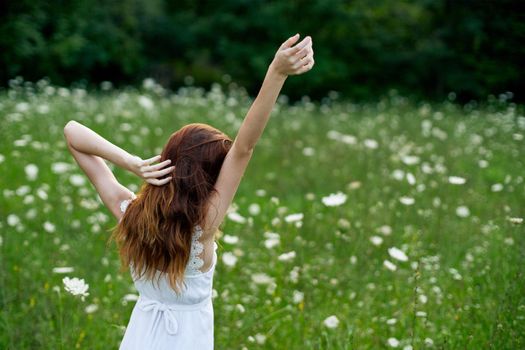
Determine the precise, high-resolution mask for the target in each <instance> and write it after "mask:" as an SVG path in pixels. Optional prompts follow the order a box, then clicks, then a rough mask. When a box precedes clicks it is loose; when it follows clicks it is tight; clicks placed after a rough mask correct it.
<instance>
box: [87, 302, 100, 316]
mask: <svg viewBox="0 0 525 350" xmlns="http://www.w3.org/2000/svg"><path fill="white" fill-rule="evenodd" d="M97 310H98V305H97V304H89V305H88V306H86V307H85V308H84V312H85V313H86V314H92V313H93V312H95V311H97Z"/></svg>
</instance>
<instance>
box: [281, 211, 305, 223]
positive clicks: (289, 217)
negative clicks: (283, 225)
mask: <svg viewBox="0 0 525 350" xmlns="http://www.w3.org/2000/svg"><path fill="white" fill-rule="evenodd" d="M303 218H304V214H303V213H297V214H290V215H286V216H285V217H284V221H286V222H288V223H292V222H298V221H301V220H303Z"/></svg>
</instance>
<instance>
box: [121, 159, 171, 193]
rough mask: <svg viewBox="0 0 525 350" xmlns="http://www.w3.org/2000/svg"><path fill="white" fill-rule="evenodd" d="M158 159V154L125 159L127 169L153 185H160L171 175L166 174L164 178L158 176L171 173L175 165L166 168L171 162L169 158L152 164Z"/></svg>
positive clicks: (166, 181)
mask: <svg viewBox="0 0 525 350" xmlns="http://www.w3.org/2000/svg"><path fill="white" fill-rule="evenodd" d="M159 160H160V155H158V156H155V157H153V158H150V159H145V160H143V159H142V158H140V157H137V156H131V157H129V158H128V159H127V164H128V169H129V170H130V171H131V172H132V173H134V174H135V175H137V176H138V177H140V178H141V179H143V180H144V181H146V182H147V183H150V184H152V185H155V186H162V185H165V184H167V183H168V182H169V181H170V180H171V179H172V177H171V176H168V177H166V178H164V179H159V178H160V177H162V176H165V175H167V174H169V173H171V172H172V171H173V170H174V169H175V166H170V167H167V168H166V166H168V165H169V164H170V163H171V159H167V160H165V161H163V162H161V163H157V164H153V163H155V162H158V161H159ZM152 164H153V165H152Z"/></svg>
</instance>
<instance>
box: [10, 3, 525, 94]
mask: <svg viewBox="0 0 525 350" xmlns="http://www.w3.org/2000/svg"><path fill="white" fill-rule="evenodd" d="M524 14H525V11H524V6H522V5H521V2H520V1H517V0H516V1H512V0H498V1H496V0H493V1H488V0H478V1H474V0H472V1H469V0H456V1H453V0H414V1H392V0H353V1H343V0H324V1H323V0H317V1H314V0H294V1H263V0H221V1H214V0H208V1H203V0H201V1H189V0H179V1H167V0H119V1H102V0H76V1H66V0H61V1H59V0H56V1H43V0H17V1H5V0H4V1H0V63H1V65H0V83H1V84H2V85H6V84H7V82H8V80H9V79H10V78H13V77H15V76H17V75H21V76H23V77H24V78H25V79H27V80H37V79H40V78H42V77H44V76H47V77H49V78H50V79H51V81H52V82H53V83H56V84H69V83H72V82H76V81H84V82H86V83H87V84H96V83H99V82H101V81H104V80H109V81H112V82H114V83H116V84H117V85H119V84H134V83H137V82H140V81H141V80H142V79H144V78H145V77H150V76H151V77H154V78H155V79H156V80H157V81H159V82H161V83H162V84H163V85H165V86H168V87H172V88H175V87H177V86H178V85H181V84H183V82H184V78H185V77H186V76H188V75H189V76H192V77H193V78H194V81H195V84H197V85H203V86H207V85H209V84H210V83H212V82H220V81H224V79H223V78H224V75H225V74H227V75H229V76H230V77H231V79H232V80H233V81H236V82H237V83H239V84H240V85H243V86H245V87H247V88H248V89H249V90H250V91H251V92H255V90H254V89H256V88H257V86H258V84H259V82H260V80H261V78H262V76H263V74H264V72H265V69H266V67H267V65H268V63H269V61H270V60H271V58H272V55H273V53H274V52H275V50H276V48H277V46H278V45H279V43H280V42H282V41H283V40H284V39H285V38H286V37H287V36H290V35H292V34H295V32H299V33H303V34H309V35H311V36H312V37H313V38H314V45H315V50H316V67H315V69H314V70H313V71H312V72H311V73H310V74H308V75H305V76H303V77H300V78H298V79H293V80H290V82H289V84H287V87H286V93H287V94H289V95H291V96H292V97H300V96H302V95H311V96H314V97H322V96H325V95H326V94H327V93H328V91H330V90H335V91H339V92H341V93H342V94H343V96H346V97H350V98H354V99H372V98H375V97H376V96H377V95H380V94H384V93H385V92H386V91H388V90H390V89H392V88H395V89H397V90H398V91H400V92H401V93H402V94H406V95H411V96H416V97H423V98H431V99H433V98H434V99H442V98H443V97H444V96H446V95H447V94H448V93H449V92H451V91H454V92H455V93H456V94H457V96H458V98H460V99H461V100H468V99H472V98H476V99H484V98H485V97H486V96H487V95H488V94H498V93H502V92H506V91H512V92H513V93H514V94H515V99H517V100H524V99H525V95H524V94H523V85H524V84H523V81H524V78H525V73H524V70H523V69H522V68H521V66H522V64H523V62H525V45H524V39H525V15H524Z"/></svg>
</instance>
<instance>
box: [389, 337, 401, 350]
mask: <svg viewBox="0 0 525 350" xmlns="http://www.w3.org/2000/svg"><path fill="white" fill-rule="evenodd" d="M386 342H387V344H388V345H389V346H390V347H392V348H397V347H398V346H399V340H397V339H396V338H393V337H392V338H388V339H387V341H386Z"/></svg>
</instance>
